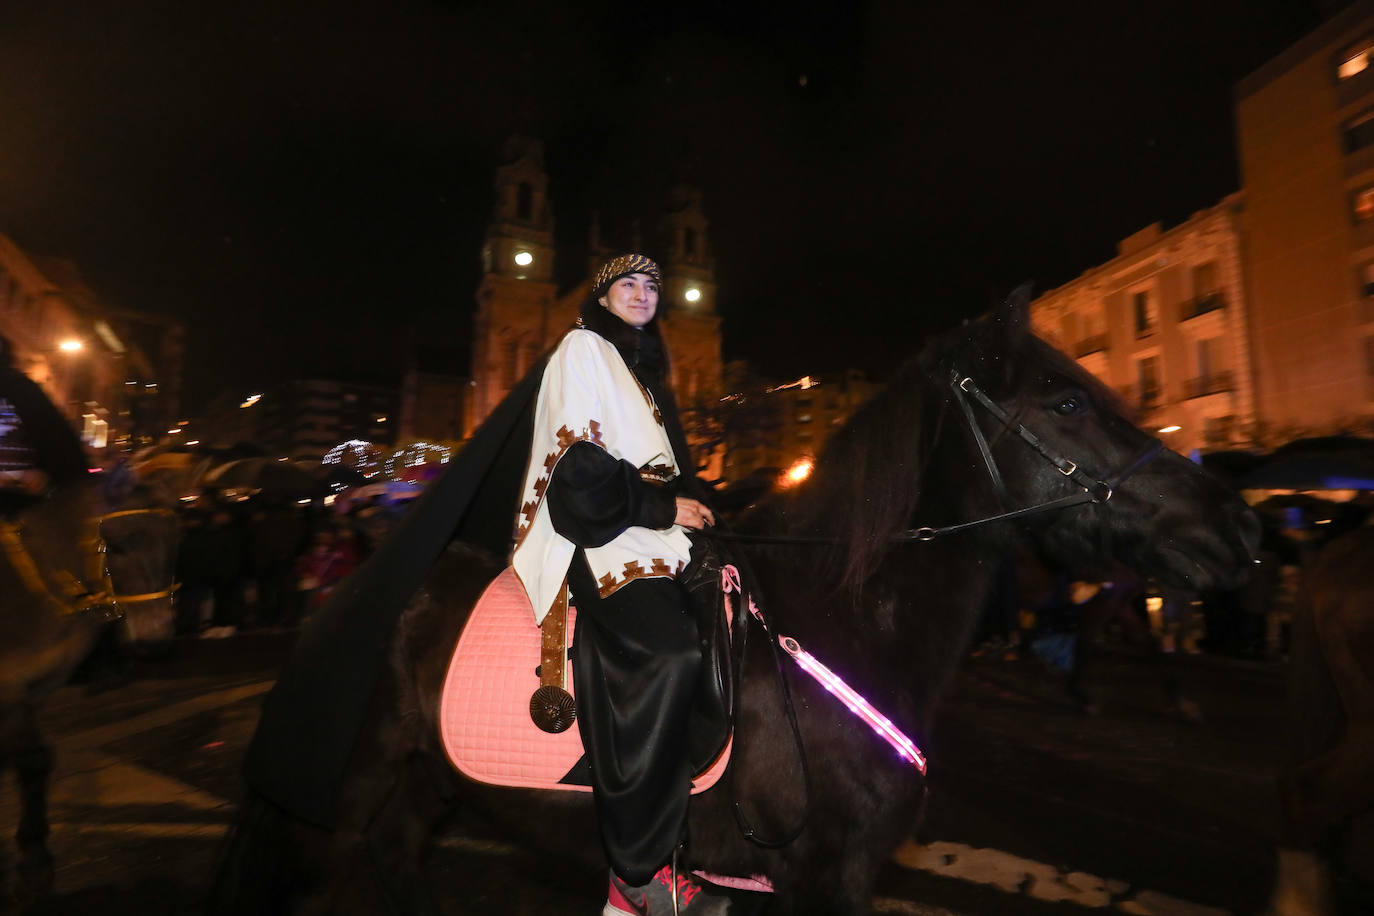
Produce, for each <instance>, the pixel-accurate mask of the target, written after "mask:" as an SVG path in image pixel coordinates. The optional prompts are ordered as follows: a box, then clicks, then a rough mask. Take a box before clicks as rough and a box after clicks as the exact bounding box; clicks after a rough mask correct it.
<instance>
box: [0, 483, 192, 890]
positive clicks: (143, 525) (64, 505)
mask: <svg viewBox="0 0 1374 916" xmlns="http://www.w3.org/2000/svg"><path fill="white" fill-rule="evenodd" d="M154 498H155V497H154V496H153V495H152V494H148V493H145V492H142V491H136V492H135V494H134V495H133V496H132V497H129V498H127V499H126V500H125V501H124V502H123V503H122V504H121V505H119V506H118V507H111V506H110V505H108V504H107V502H106V500H105V495H104V493H103V491H102V489H101V486H100V481H99V480H97V479H95V478H91V479H88V480H83V481H81V482H79V483H77V484H73V485H70V486H67V487H63V488H60V489H58V490H56V491H54V492H53V493H52V494H51V495H49V496H47V497H45V498H43V499H41V500H39V501H38V502H36V503H35V504H34V505H33V506H31V507H29V508H27V509H25V510H23V511H22V512H19V513H16V514H15V515H14V516H12V517H10V518H7V519H6V520H5V521H4V522H3V529H2V530H0V538H3V547H4V550H3V553H0V771H3V770H8V769H13V770H14V772H15V778H16V785H17V787H18V791H19V800H20V820H19V825H18V830H17V833H16V839H17V841H18V845H19V860H18V869H17V881H16V882H15V886H14V888H13V896H14V897H17V898H19V899H21V900H23V899H29V898H34V897H41V896H43V895H44V894H46V893H47V892H48V891H49V890H50V889H51V885H52V856H51V854H50V853H49V852H48V849H47V842H46V840H47V835H48V821H47V791H48V778H49V775H50V774H51V771H52V764H53V759H52V751H51V749H50V748H49V747H48V745H47V743H46V742H45V741H44V739H43V734H42V730H41V727H40V723H39V713H40V710H41V708H42V705H43V702H44V700H46V699H47V697H48V696H49V695H51V694H52V692H53V691H55V690H56V689H57V688H59V687H61V686H62V685H63V684H65V683H66V682H67V679H68V678H69V677H70V676H71V674H72V671H73V669H75V668H76V666H77V665H78V664H80V663H81V661H82V660H83V659H84V658H85V657H86V655H87V654H88V653H89V652H90V651H91V648H92V646H93V645H94V644H95V641H96V640H97V639H98V638H99V637H100V635H101V634H102V633H103V632H105V631H106V630H107V629H108V628H110V627H111V626H112V625H113V626H118V625H119V623H118V621H120V619H121V617H122V616H123V615H124V613H125V609H126V608H127V610H128V613H129V614H130V615H133V614H137V615H139V620H140V621H141V624H140V626H139V629H138V631H137V632H138V634H139V635H140V637H142V638H145V639H146V638H155V639H160V636H159V635H158V631H157V630H156V628H155V627H153V626H150V625H147V624H146V622H147V621H158V620H162V619H164V618H165V619H166V620H168V621H170V620H171V613H170V603H171V590H170V588H169V586H170V585H171V581H172V573H173V569H174V565H175V552H176V542H177V523H176V518H175V516H174V515H173V514H172V513H171V512H170V511H169V510H167V509H163V508H156V507H155V506H154V505H152V503H151V502H150V501H151V500H153V499H154ZM4 859H5V857H4V856H3V855H0V900H3V899H4V896H5V891H4V889H3V887H4V880H3V879H4V877H5V869H4V868H3V866H4Z"/></svg>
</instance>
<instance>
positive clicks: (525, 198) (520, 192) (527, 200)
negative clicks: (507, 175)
mask: <svg viewBox="0 0 1374 916" xmlns="http://www.w3.org/2000/svg"><path fill="white" fill-rule="evenodd" d="M515 218H516V219H533V218H534V189H533V188H531V187H530V183H529V182H528V181H522V182H520V184H519V186H518V187H516V189H515Z"/></svg>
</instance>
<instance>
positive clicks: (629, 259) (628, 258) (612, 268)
mask: <svg viewBox="0 0 1374 916" xmlns="http://www.w3.org/2000/svg"><path fill="white" fill-rule="evenodd" d="M627 274H648V275H649V276H651V277H653V278H654V282H655V283H658V284H659V285H660V286H662V285H663V273H662V272H661V271H660V270H659V269H658V265H657V264H655V263H654V261H653V259H652V258H649V257H646V256H644V255H642V254H622V255H620V256H619V257H615V258H611V259H610V260H609V261H607V262H606V263H605V264H602V265H601V269H600V270H598V271H597V272H596V281H595V282H594V283H593V284H592V297H593V298H600V297H602V296H604V295H606V291H607V290H609V289H610V288H611V284H612V283H614V282H615V281H616V280H619V279H620V278H621V277H623V276H626V275H627Z"/></svg>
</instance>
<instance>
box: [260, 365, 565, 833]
mask: <svg viewBox="0 0 1374 916" xmlns="http://www.w3.org/2000/svg"><path fill="white" fill-rule="evenodd" d="M547 361H548V357H547V356H545V357H544V358H543V359H541V360H540V361H539V362H538V364H537V365H535V366H534V367H533V368H532V369H531V370H530V371H529V373H528V374H527V375H526V376H525V377H524V379H522V380H521V381H520V383H519V384H518V385H517V386H516V387H515V388H514V389H513V390H512V391H511V393H510V394H509V395H507V396H506V398H505V400H503V401H502V402H501V403H500V404H499V405H497V407H496V409H495V410H494V411H492V413H491V416H489V417H488V418H487V420H486V421H485V422H484V423H483V424H482V425H481V427H479V428H478V430H477V432H476V434H474V436H473V438H472V440H471V441H470V442H469V443H468V444H467V445H466V446H465V447H464V448H463V449H462V451H460V452H459V453H458V454H457V456H455V457H454V459H453V460H452V461H451V462H449V465H448V467H447V468H446V469H445V471H444V473H443V474H442V475H440V476H439V477H438V478H437V479H436V480H434V481H433V482H431V483H430V485H429V486H428V488H426V490H425V493H424V495H423V496H421V497H420V499H419V500H418V501H417V502H416V504H415V506H414V507H412V508H411V510H410V511H409V512H408V513H407V514H406V515H405V516H404V517H403V518H402V519H401V521H400V523H399V524H398V525H397V527H396V529H395V530H394V531H393V532H392V533H391V535H390V536H389V537H387V538H386V539H385V540H384V541H383V542H382V543H381V544H380V545H379V546H378V548H377V550H376V551H375V552H374V553H373V554H372V555H371V556H370V557H369V558H368V559H367V561H366V562H365V563H363V565H362V566H360V567H359V568H358V569H357V570H356V571H355V572H354V573H353V574H352V575H351V576H349V577H348V578H347V579H345V580H344V581H343V582H342V583H341V584H340V585H339V587H338V588H336V589H335V590H334V592H333V594H331V596H330V597H329V600H328V601H326V602H325V604H324V606H323V607H321V608H320V609H319V610H318V611H316V612H315V614H313V615H312V616H311V618H310V621H309V623H308V624H307V625H306V627H305V629H304V631H303V632H302V633H301V637H300V640H299V641H298V642H297V644H296V647H295V649H294V650H293V652H292V654H291V657H290V659H289V660H288V661H287V663H286V666H285V667H284V668H283V669H282V671H281V673H280V675H279V676H278V679H277V683H276V685H275V686H274V687H273V688H272V691H271V692H270V693H269V694H268V695H267V698H266V700H265V701H264V702H263V707H262V717H261V719H260V720H259V722H258V728H257V731H256V732H255V733H254V735H253V740H252V743H251V744H250V745H249V747H248V754H247V757H246V758H245V760H244V776H245V778H246V779H247V781H248V784H249V786H251V787H252V788H253V789H254V790H255V791H257V792H258V793H260V794H261V795H263V796H265V797H266V798H267V799H268V800H269V801H271V802H273V803H274V804H276V805H278V806H279V807H281V808H284V809H285V810H286V811H287V812H288V813H290V814H291V815H293V816H295V817H297V818H300V819H301V820H305V821H308V822H310V823H312V824H316V825H319V826H321V827H325V828H329V829H332V828H333V827H334V821H335V816H336V812H337V808H338V795H339V788H340V783H341V782H342V779H343V775H344V769H345V767H346V766H347V764H348V759H349V756H350V754H351V753H352V750H353V746H354V744H355V743H356V741H357V739H358V734H359V732H360V731H361V729H362V725H363V720H364V716H365V715H366V713H367V707H368V701H369V700H370V698H371V696H372V692H373V690H374V689H375V687H376V682H377V677H378V675H379V673H380V672H381V670H382V666H383V664H384V663H385V661H386V658H387V652H388V650H389V648H390V646H391V643H392V638H393V635H394V633H395V631H396V624H397V621H398V620H399V618H400V616H401V612H402V611H403V610H405V607H406V605H407V604H408V603H409V601H410V599H411V597H412V596H413V595H414V594H415V592H416V591H417V590H418V589H419V588H420V586H421V584H423V582H424V579H425V576H426V574H427V573H428V572H429V570H430V568H431V567H432V566H433V565H434V563H435V561H436V560H437V559H438V557H439V555H440V554H441V553H442V552H443V550H444V548H445V547H446V546H447V545H448V543H449V542H450V541H452V540H454V539H458V540H462V541H465V542H467V543H470V544H474V545H477V546H479V547H485V548H487V549H489V550H491V551H492V552H493V553H495V554H496V555H497V556H505V554H506V553H507V552H508V551H509V550H510V545H511V543H512V539H513V536H514V519H515V517H516V512H517V510H518V508H519V499H520V492H521V488H522V487H523V485H524V475H525V466H526V463H527V462H528V460H529V450H530V442H531V439H532V438H533V431H534V406H535V400H536V397H537V395H538V394H539V387H540V383H541V382H542V380H543V376H544V366H545V363H546V362H547Z"/></svg>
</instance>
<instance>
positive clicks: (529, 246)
mask: <svg viewBox="0 0 1374 916" xmlns="http://www.w3.org/2000/svg"><path fill="white" fill-rule="evenodd" d="M495 192H496V193H495V203H494V206H493V213H492V219H491V222H490V224H489V225H488V228H487V234H486V241H485V244H484V245H483V248H482V271H483V275H482V280H481V282H480V284H479V285H478V289H477V311H476V314H475V315H474V319H473V334H472V364H471V373H472V377H471V379H470V382H469V390H470V401H469V404H468V405H467V408H466V409H465V410H464V418H463V424H464V438H467V437H470V436H471V435H472V433H473V431H475V430H476V428H477V427H478V426H479V425H480V424H481V422H482V421H483V420H485V419H486V417H487V416H488V415H489V414H490V413H491V411H492V410H493V409H495V407H496V405H497V404H499V403H500V402H501V399H502V398H504V397H505V396H506V394H507V393H509V391H510V390H511V388H512V387H514V386H515V384H516V382H518V381H519V380H520V379H521V378H522V377H524V375H525V373H526V372H528V371H529V369H530V368H531V367H532V366H533V365H534V363H535V362H536V361H537V360H538V359H539V357H540V356H541V355H542V354H543V353H545V352H546V351H548V350H550V349H551V348H552V347H553V346H554V345H556V344H557V343H558V340H559V339H560V338H561V337H562V335H563V334H564V333H566V332H567V330H568V329H569V328H571V327H572V326H573V322H574V321H575V320H576V318H577V313H578V310H579V309H580V307H581V305H582V303H583V301H585V300H586V298H587V296H588V295H589V293H590V288H591V277H590V276H588V277H587V278H585V279H583V280H582V281H581V282H579V283H577V284H576V285H574V286H573V287H572V288H570V289H567V290H564V291H561V292H560V291H559V289H558V288H557V285H556V283H555V281H554V269H553V268H554V260H553V259H554V245H553V234H554V209H553V202H552V201H551V200H550V199H549V196H548V174H547V172H546V171H545V168H544V153H543V145H542V144H541V143H540V142H539V141H537V140H532V139H527V138H516V139H514V140H512V141H510V142H509V143H508V144H507V147H506V156H505V161H504V162H503V163H502V164H501V165H500V166H499V167H498V168H497V170H496V179H495ZM708 231H709V224H708V222H707V219H706V216H705V214H704V212H703V210H702V206H701V196H700V194H699V193H697V192H695V191H693V190H690V189H677V190H675V191H674V192H673V193H672V194H671V195H670V200H669V207H668V211H667V212H666V213H665V214H664V215H663V217H662V220H661V221H660V222H659V223H658V224H657V232H656V233H655V239H656V241H655V242H654V243H653V244H651V245H649V246H648V247H647V250H646V252H645V253H648V254H652V255H654V256H656V258H657V260H658V262H659V265H660V267H661V268H662V269H663V272H664V281H663V290H662V291H661V293H660V298H659V316H660V317H659V328H660V330H661V332H662V334H663V338H664V341H665V342H666V344H667V346H668V351H669V353H670V354H671V355H672V377H671V380H670V381H671V384H672V387H673V391H674V393H675V394H676V396H677V398H678V401H679V406H680V407H681V408H682V409H683V412H684V414H686V413H688V412H689V411H693V410H700V409H704V407H705V406H706V405H712V404H714V403H715V402H716V401H718V400H719V398H720V396H721V392H722V384H721V355H720V352H721V350H720V317H719V315H718V313H717V311H716V282H715V264H714V259H713V258H712V256H711V253H710V245H709V235H708ZM636 235H637V233H636ZM590 241H591V244H590V249H591V253H590V258H589V261H590V262H592V264H591V266H590V267H589V271H588V273H589V274H590V272H591V270H594V269H595V266H596V265H597V264H600V263H601V262H602V261H604V260H605V259H606V258H607V257H609V256H611V255H613V254H616V253H618V250H611V249H609V248H607V247H605V246H603V245H602V243H601V239H600V233H599V229H598V226H597V221H596V219H595V217H593V222H592V233H591V240H590ZM639 241H640V240H639V239H638V238H636V239H635V241H634V246H635V247H637V246H638V244H639ZM689 427H690V424H689ZM688 438H689V440H691V441H692V444H693V446H694V447H696V448H697V449H698V454H697V456H696V458H697V461H698V463H699V464H700V465H701V466H702V470H701V471H700V473H701V474H702V475H703V476H705V477H707V478H708V479H709V478H713V477H718V476H719V474H720V467H721V460H722V456H721V455H720V454H719V450H718V449H717V448H714V447H713V445H712V443H710V442H707V441H704V440H703V439H702V438H701V437H700V436H694V435H693V434H692V431H691V429H690V428H689V436H688Z"/></svg>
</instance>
